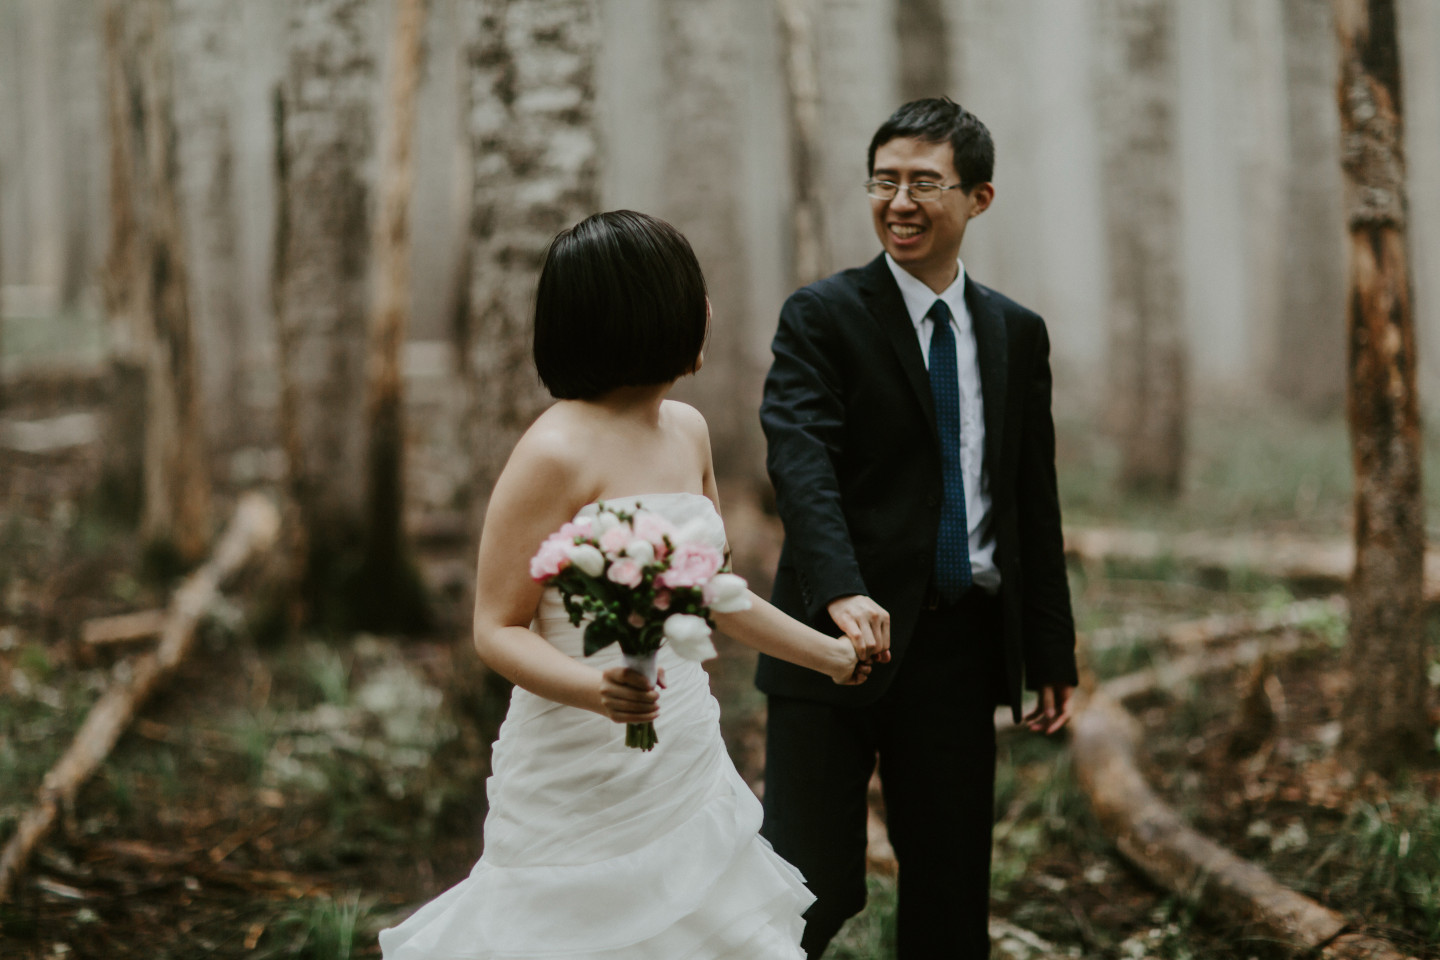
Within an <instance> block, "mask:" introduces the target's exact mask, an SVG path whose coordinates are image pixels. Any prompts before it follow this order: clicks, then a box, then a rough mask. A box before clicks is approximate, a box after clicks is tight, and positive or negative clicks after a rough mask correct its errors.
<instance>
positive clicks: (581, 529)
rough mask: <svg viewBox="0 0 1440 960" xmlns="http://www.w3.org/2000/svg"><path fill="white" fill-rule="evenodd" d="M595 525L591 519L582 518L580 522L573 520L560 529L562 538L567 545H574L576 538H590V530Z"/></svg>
mask: <svg viewBox="0 0 1440 960" xmlns="http://www.w3.org/2000/svg"><path fill="white" fill-rule="evenodd" d="M594 525H595V523H594V521H592V520H591V519H590V518H589V517H581V518H580V519H578V520H571V521H570V522H569V523H567V524H565V526H563V527H561V528H560V534H559V536H560V538H561V539H562V540H564V541H565V542H566V543H574V542H575V538H576V537H582V538H583V537H588V536H590V529H591V527H593V526H594Z"/></svg>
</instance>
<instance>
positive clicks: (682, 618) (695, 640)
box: [665, 613, 715, 662]
mask: <svg viewBox="0 0 1440 960" xmlns="http://www.w3.org/2000/svg"><path fill="white" fill-rule="evenodd" d="M665 640H666V641H667V642H668V643H669V644H670V647H671V649H673V650H674V651H675V653H676V654H677V655H679V656H681V657H684V658H685V659H686V660H694V661H696V662H699V661H701V660H709V659H710V658H711V657H713V656H715V644H713V643H711V642H710V625H709V624H708V623H706V622H705V620H704V618H702V617H697V616H694V615H693V614H689V613H672V614H670V616H668V617H666V618H665Z"/></svg>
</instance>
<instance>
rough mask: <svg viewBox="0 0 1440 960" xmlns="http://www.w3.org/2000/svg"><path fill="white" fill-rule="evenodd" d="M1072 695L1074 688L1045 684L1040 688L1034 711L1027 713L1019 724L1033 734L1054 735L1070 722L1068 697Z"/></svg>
mask: <svg viewBox="0 0 1440 960" xmlns="http://www.w3.org/2000/svg"><path fill="white" fill-rule="evenodd" d="M1074 693H1075V688H1074V687H1067V686H1063V685H1061V684H1058V683H1047V684H1046V685H1045V686H1043V687H1041V688H1040V697H1039V699H1038V700H1037V701H1036V702H1035V709H1034V710H1031V711H1030V712H1029V713H1027V714H1026V715H1025V719H1024V720H1022V721H1020V722H1021V723H1023V724H1025V726H1027V727H1029V728H1030V729H1031V730H1032V731H1034V732H1035V733H1044V734H1051V733H1054V732H1055V731H1056V730H1059V729H1060V728H1061V727H1063V726H1065V724H1067V723H1069V722H1070V697H1071V695H1073V694H1074Z"/></svg>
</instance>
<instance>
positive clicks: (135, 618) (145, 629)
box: [80, 610, 166, 647]
mask: <svg viewBox="0 0 1440 960" xmlns="http://www.w3.org/2000/svg"><path fill="white" fill-rule="evenodd" d="M165 619H166V613H165V611H164V610H137V611H136V612H134V613H121V614H117V615H116V616H113V617H96V618H95V619H93V620H86V621H85V622H84V623H82V624H81V625H80V642H81V643H84V644H85V645H86V646H91V647H95V646H104V645H105V644H110V643H127V642H129V641H131V640H145V639H147V638H149V637H154V636H158V635H159V634H160V631H162V630H164V629H165Z"/></svg>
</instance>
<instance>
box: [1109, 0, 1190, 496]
mask: <svg viewBox="0 0 1440 960" xmlns="http://www.w3.org/2000/svg"><path fill="white" fill-rule="evenodd" d="M1099 9H1100V18H1101V19H1100V25H1099V31H1098V34H1099V37H1098V39H1099V41H1100V42H1099V44H1098V46H1099V50H1098V54H1099V57H1100V64H1101V66H1100V77H1099V84H1098V86H1099V90H1098V93H1099V96H1098V98H1097V100H1098V104H1099V111H1100V121H1101V130H1100V138H1101V149H1102V151H1103V157H1104V161H1103V163H1104V166H1103V176H1102V178H1101V179H1102V183H1103V189H1104V205H1105V218H1106V224H1105V227H1106V230H1105V232H1106V239H1107V245H1108V248H1109V259H1110V283H1109V289H1110V348H1109V349H1110V356H1109V391H1110V396H1109V398H1108V413H1109V416H1108V420H1109V422H1110V424H1111V427H1112V429H1113V430H1114V431H1115V434H1116V436H1117V438H1118V440H1119V444H1120V451H1121V473H1120V478H1121V482H1122V484H1123V485H1124V486H1125V487H1126V488H1127V489H1128V490H1131V491H1135V492H1147V493H1157V494H1164V495H1174V494H1176V493H1178V492H1179V490H1180V485H1181V481H1182V470H1183V468H1184V461H1185V449H1186V438H1187V432H1188V431H1187V420H1188V392H1187V389H1186V382H1187V379H1188V368H1189V364H1188V362H1187V356H1186V355H1187V351H1186V349H1185V337H1184V330H1183V328H1182V318H1181V297H1180V266H1179V262H1180V226H1179V211H1180V203H1179V182H1178V181H1179V170H1180V166H1179V158H1178V155H1177V149H1178V132H1177V129H1176V128H1177V121H1176V108H1177V100H1178V93H1179V89H1178V88H1179V81H1178V73H1177V68H1176V62H1175V43H1176V40H1175V13H1174V7H1173V5H1172V2H1171V0H1101V3H1100V7H1099Z"/></svg>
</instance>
